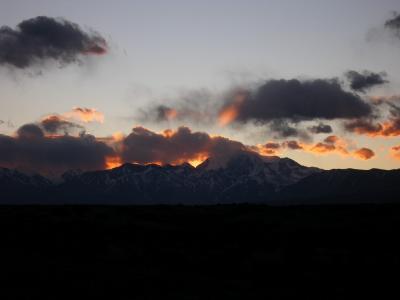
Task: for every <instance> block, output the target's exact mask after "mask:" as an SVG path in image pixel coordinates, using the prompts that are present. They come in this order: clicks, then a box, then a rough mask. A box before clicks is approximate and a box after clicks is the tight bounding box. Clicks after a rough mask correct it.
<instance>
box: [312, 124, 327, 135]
mask: <svg viewBox="0 0 400 300" xmlns="http://www.w3.org/2000/svg"><path fill="white" fill-rule="evenodd" d="M308 131H310V132H311V133H315V134H318V133H332V127H331V126H330V125H326V124H323V123H319V124H318V125H314V126H311V127H308Z"/></svg>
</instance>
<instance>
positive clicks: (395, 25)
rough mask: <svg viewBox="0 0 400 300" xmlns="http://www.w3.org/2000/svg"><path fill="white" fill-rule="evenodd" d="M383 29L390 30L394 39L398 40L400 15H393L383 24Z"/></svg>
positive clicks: (399, 35)
mask: <svg viewBox="0 0 400 300" xmlns="http://www.w3.org/2000/svg"><path fill="white" fill-rule="evenodd" d="M385 28H386V29H388V30H390V31H391V32H392V33H393V34H394V35H395V36H396V37H398V38H400V14H399V13H395V14H394V16H393V18H392V19H389V20H387V21H386V22H385Z"/></svg>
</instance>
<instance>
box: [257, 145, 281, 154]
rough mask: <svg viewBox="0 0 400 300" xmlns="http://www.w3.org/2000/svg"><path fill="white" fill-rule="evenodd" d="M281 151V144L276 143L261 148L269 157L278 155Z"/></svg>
mask: <svg viewBox="0 0 400 300" xmlns="http://www.w3.org/2000/svg"><path fill="white" fill-rule="evenodd" d="M280 149H281V144H279V143H275V142H268V143H266V144H265V145H263V146H262V147H261V151H262V153H264V154H267V155H273V154H276V152H277V151H279V150H280Z"/></svg>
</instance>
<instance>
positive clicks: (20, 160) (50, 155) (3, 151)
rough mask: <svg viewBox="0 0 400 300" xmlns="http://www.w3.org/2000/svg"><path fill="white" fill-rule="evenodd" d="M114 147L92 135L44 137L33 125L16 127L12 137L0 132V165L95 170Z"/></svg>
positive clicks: (57, 171)
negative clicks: (14, 134) (15, 132)
mask: <svg viewBox="0 0 400 300" xmlns="http://www.w3.org/2000/svg"><path fill="white" fill-rule="evenodd" d="M113 155H115V152H114V150H113V149H112V148H111V147H109V146H108V145H106V144H105V143H103V142H100V141H98V140H96V138H95V137H94V136H92V135H87V134H81V135H80V136H77V137H73V136H68V135H64V136H58V137H46V136H45V135H44V133H43V131H42V129H41V128H40V127H39V126H38V125H36V124H26V125H23V126H22V127H20V128H19V129H18V131H17V135H16V136H15V137H11V136H7V135H0V166H2V167H8V168H18V169H21V170H25V171H33V172H40V173H43V174H53V175H55V174H61V173H63V172H65V171H67V170H70V169H82V170H98V169H104V168H105V167H106V157H107V156H113Z"/></svg>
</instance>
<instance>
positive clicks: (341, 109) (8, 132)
mask: <svg viewBox="0 0 400 300" xmlns="http://www.w3.org/2000/svg"><path fill="white" fill-rule="evenodd" d="M396 12H400V2H399V1H398V0H381V1H376V0H337V1H321V0H298V1H294V0H292V1H284V0H279V1H278V0H277V1H272V0H264V1H261V0H251V1H225V0H220V1H208V0H205V1H191V0H189V1H178V0H171V1H152V0H147V1H134V0H132V1H122V0H119V1H118V0H117V1H113V2H111V1H99V0H97V1H75V0H70V1H57V0H48V1H44V0H37V1H27V0H26V1H20V0H12V1H11V0H10V1H5V0H0V20H1V23H0V26H8V27H9V28H8V29H9V30H12V34H13V35H14V34H16V36H18V38H19V39H18V40H17V42H16V41H15V40H13V39H10V38H9V37H10V35H9V31H7V30H8V29H7V30H4V28H3V29H0V86H1V95H0V148H1V147H3V149H0V165H5V166H22V165H23V162H21V161H25V160H28V158H27V157H29V159H32V157H34V156H32V155H33V154H32V153H31V152H29V151H31V150H29V151H28V150H26V149H25V148H24V147H25V146H24V143H22V142H20V141H19V140H20V139H22V136H26V135H27V132H28V131H26V130H25V131H20V132H19V133H16V132H17V131H18V129H19V128H20V127H21V126H22V125H24V124H27V123H35V124H36V125H37V126H38V128H39V127H40V128H41V129H42V130H43V132H44V134H45V136H46V138H47V137H50V136H51V138H52V139H58V138H59V139H62V138H65V136H64V137H62V136H63V135H64V134H65V133H68V135H69V136H72V137H74V136H76V137H77V139H79V138H81V137H79V136H78V134H79V132H80V131H82V130H83V129H84V128H85V129H86V133H88V134H90V135H94V136H96V137H97V142H100V143H103V142H104V143H106V144H107V145H108V146H110V147H111V150H110V151H111V152H113V151H114V152H118V151H120V148H121V147H122V148H124V149H123V150H121V151H122V152H121V153H123V154H115V153H114V154H110V152H108V151H109V150H104V149H103V148H102V150H101V153H102V154H101V155H103V156H110V155H111V156H112V155H116V156H118V159H116V160H117V161H121V159H122V160H123V161H130V162H141V163H145V162H169V163H176V162H181V159H180V158H182V159H183V158H184V159H185V160H194V161H195V160H199V159H203V158H205V157H206V156H208V155H211V154H213V155H215V154H216V153H215V151H217V150H215V149H220V148H219V146H215V145H216V144H217V145H219V142H220V141H216V136H223V137H225V138H228V139H230V140H234V141H239V142H241V143H242V144H243V145H245V146H246V147H247V148H248V149H252V150H255V151H258V152H260V153H262V154H268V155H274V154H276V155H279V156H288V157H290V158H293V159H295V160H296V161H298V162H299V163H301V164H304V165H307V166H317V167H321V168H327V169H330V168H348V167H351V168H360V169H369V168H384V169H393V168H399V167H400V147H399V148H396V147H397V146H400V108H399V107H400V17H398V15H397V14H396ZM37 16H46V17H48V18H59V17H61V18H63V19H65V20H67V21H69V22H73V23H76V24H78V25H79V32H78V31H74V34H75V35H68V34H66V33H65V32H67V31H65V32H64V31H62V33H63V32H64V33H65V36H64V37H63V38H61V37H60V36H61V35H62V34H61V35H57V38H58V37H60V39H61V40H62V42H60V43H61V44H62V47H68V49H67V48H63V49H62V50H60V49H61V48H60V49H58V50H60V51H61V52H54V48H51V47H49V46H48V45H46V44H45V43H46V42H47V40H46V39H42V38H40V39H36V37H35V39H30V38H31V37H32V36H33V35H34V34H35V32H36V31H34V30H33V29H35V30H36V29H37V28H39V27H38V26H39V25H41V24H42V23H40V24H39V22H38V21H37V20H35V21H32V22H31V23H29V22H28V23H29V24H27V26H26V28H28V29H27V31H26V32H24V33H22V31H23V30H22V29H21V28H22V27H20V28H18V27H17V25H18V24H20V23H21V22H23V21H26V20H34V18H36V17H37ZM51 20H54V19H51ZM56 20H60V19H56ZM389 21H392V22H391V23H390V22H389ZM56 22H61V21H56ZM388 22H389V23H388ZM50 23H51V22H50ZM60 24H61V23H60ZM68 24H70V23H68ZM385 24H386V26H385ZM53 25H54V24H52V23H51V24H50V25H49V24H48V23H46V25H43V26H53ZM64 25H65V24H64ZM35 26H36V27H35ZM48 28H49V27H46V30H48ZM30 29H32V31H29V30H30ZM46 32H47V31H46ZM48 32H51V30H50V31H48ZM36 33H37V32H36ZM81 33H83V35H80V34H81ZM69 39H71V40H72V39H75V40H74V41H78V40H79V42H80V44H79V43H78V44H77V43H72V42H71V43H65V45H64V44H63V43H64V42H65V41H69ZM11 40H12V42H10V41H11ZM32 41H33V42H32ZM71 45H72V46H71ZM53 46H54V45H53ZM53 46H52V47H53ZM103 46H104V49H103ZM43 49H46V51H47V52H46V53H45V54H44V52H43ZM49 49H50V50H49ZM66 49H67V50H66ZM58 50H57V51H58ZM103 50H104V52H105V53H103ZM27 53H28V54H27ZM10 57H12V58H13V59H14V60H11V59H10ZM21 59H24V64H22V65H21V64H19V63H20V62H21V61H22V60H21ZM26 59H28V60H26ZM17 60H18V64H19V65H17V63H16V61H17ZM25 62H26V63H25ZM44 120H47V123H46V122H44ZM50 121H52V122H50ZM46 126H47V127H46ZM57 126H58V127H57ZM138 126H140V127H138ZM179 126H186V127H189V128H190V130H191V133H188V132H186V131H185V132H183V131H182V130H179V129H178V127H179ZM133 127H136V129H135V130H134V131H132V128H133ZM138 128H141V129H138ZM166 129H172V130H173V131H172V132H167V133H162V132H163V131H164V130H166ZM29 130H31V129H29ZM199 131H201V132H204V133H207V134H206V135H207V138H208V139H210V140H209V141H208V140H207V141H208V142H207V143H208V144H207V146H205V144H202V143H200V144H199V143H197V140H196V141H193V139H192V135H195V134H194V133H196V132H199ZM22 132H23V133H22ZM156 133H159V134H156ZM30 134H31V131H29V135H30ZM181 134H182V136H184V137H185V138H187V137H188V136H189V137H190V141H191V142H193V143H191V142H190V141H189V142H186V140H184V142H182V141H181ZM112 136H114V138H111V137H112ZM143 136H146V138H147V139H146V140H145V142H143V141H144V138H143ZM149 136H152V137H153V138H154V139H155V140H156V141H153V140H149V139H150V138H148V137H149ZM2 138H3V139H5V140H6V142H7V143H8V141H9V140H8V138H10V141H11V142H10V143H15V145H18V146H15V147H17V148H15V149H19V150H18V151H20V152H21V153H22V154H19V155H20V156H21V157H24V159H22V160H21V159H20V158H19V157H13V158H10V157H8V156H7V155H6V154H4V153H8V152H7V151H11V152H12V151H13V149H14V148H6V147H9V146H5V145H9V143H8V144H7V143H6V142H4V141H3V142H2V140H1V139H2ZM196 138H198V136H196V137H195V138H194V139H196ZM202 138H204V136H203V137H202ZM175 139H176V140H177V141H175ZM182 139H184V138H183V137H182ZM116 143H118V145H117V144H116ZM224 143H225V142H224ZM13 145H14V144H13ZM41 145H43V143H42V144H41ZM46 145H47V144H46ZM224 145H225V144H224ZM186 146H187V147H188V149H186V148H185V147H186ZM18 147H19V148H18ZM46 147H47V146H46ZM49 147H53V146H49ZM65 147H67V146H65ZM141 147H143V148H141ZM176 147H178V148H179V147H183V148H185V149H184V150H181V152H179V151H178V152H179V153H178V154H176V155H172V154H171V149H176ZM196 147H197V148H196ZM61 148H62V147H61ZM239 148H240V147H239ZM5 149H6V150H5ZM21 149H22V150H21ZM40 149H41V148H40ZM46 149H48V148H46ZM52 149H53V148H52ZM57 149H58V148H57ZM96 149H97V148H96ZM210 149H212V150H210ZM223 149H225V148H223ZM229 149H231V148H229ZM234 149H237V145H235V146H234ZM18 151H16V153H17V152H18ZM32 151H33V150H32ZM35 151H36V150H35ZM46 151H47V150H46ZM51 151H58V150H51ZM94 151H95V150H94ZM129 151H131V152H129ZM223 151H225V150H223ZM128 152H129V153H128ZM141 152H143V153H145V154H146V155H139V154H138V153H141ZM147 152H150V153H153V152H154V153H158V152H162V153H163V155H161V156H160V155H154V156H151V155H150V156H149V155H147V154H148V153H147ZM18 153H19V152H18ZM23 153H29V155H27V157H26V156H25V154H23ZM118 153H119V152H118ZM166 153H168V155H169V156H168V157H165V155H166ZM176 153H177V152H176ZM219 154H220V153H219ZM1 155H3V158H1ZM101 155H100V156H101ZM6 156H7V158H4V157H6ZM89 156H90V154H89ZM172 156H174V158H170V157H172ZM61 157H63V156H62V155H61ZM33 159H34V158H33ZM99 159H100V164H97V163H95V164H94V165H95V166H96V167H99V166H100V167H101V158H99ZM11 160H12V161H13V162H12V163H11V162H10V161H11ZM65 165H66V168H67V167H70V166H73V167H77V166H79V164H77V165H76V164H74V163H72V164H69V163H65ZM94 165H93V166H94ZM49 166H50V167H51V166H52V165H51V164H50V165H49ZM88 168H89V169H90V167H88Z"/></svg>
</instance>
